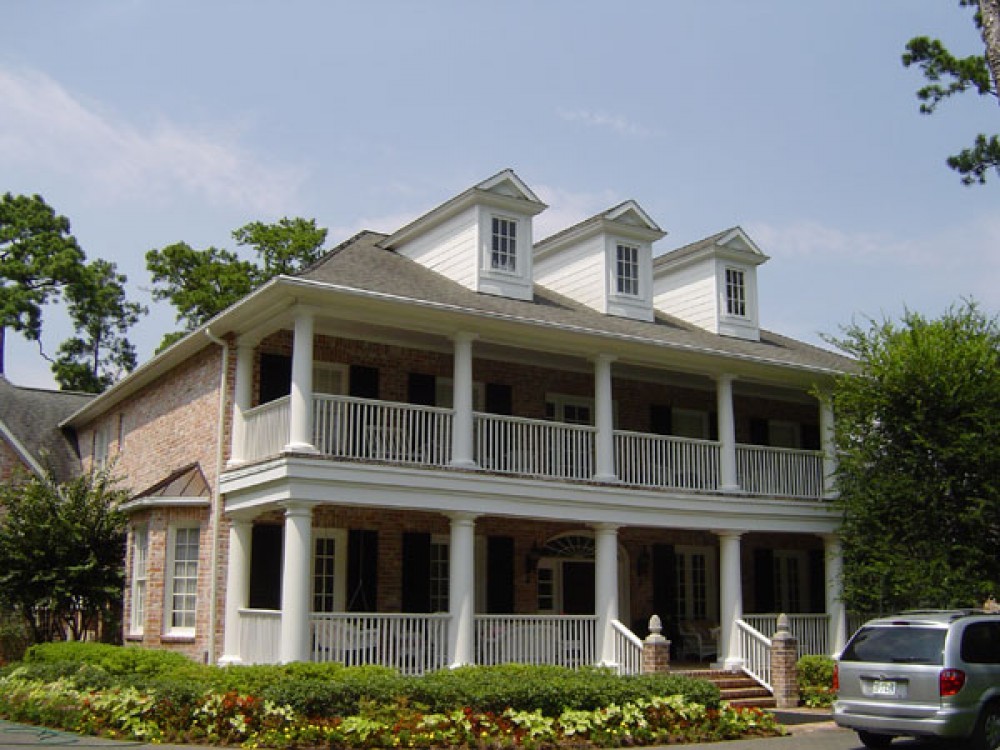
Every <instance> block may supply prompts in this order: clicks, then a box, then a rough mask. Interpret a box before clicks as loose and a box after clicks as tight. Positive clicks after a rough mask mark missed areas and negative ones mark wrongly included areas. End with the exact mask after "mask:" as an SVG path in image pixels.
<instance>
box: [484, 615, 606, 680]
mask: <svg viewBox="0 0 1000 750" xmlns="http://www.w3.org/2000/svg"><path fill="white" fill-rule="evenodd" d="M475 626H476V663H477V664H506V663H508V662H516V663H519V664H556V665H559V666H564V667H579V666H582V665H585V664H594V663H595V662H596V659H597V645H596V643H597V617H596V616H594V615H573V616H567V615H560V616H557V615H476V619H475Z"/></svg>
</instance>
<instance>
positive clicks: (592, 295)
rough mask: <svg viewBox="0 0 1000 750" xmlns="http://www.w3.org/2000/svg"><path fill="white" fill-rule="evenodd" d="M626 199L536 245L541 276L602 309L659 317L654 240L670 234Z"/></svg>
mask: <svg viewBox="0 0 1000 750" xmlns="http://www.w3.org/2000/svg"><path fill="white" fill-rule="evenodd" d="M664 234H666V232H664V231H663V230H662V229H660V228H659V227H658V226H657V225H656V222H654V221H653V220H652V219H651V218H649V215H648V214H647V213H646V212H645V211H643V210H642V208H641V207H640V206H639V204H638V203H636V202H635V201H631V200H630V201H626V202H624V203H621V204H619V205H617V206H615V207H614V208H611V209H608V210H607V211H605V212H603V213H600V214H597V215H596V216H592V217H591V218H589V219H586V220H585V221H581V222H580V223H579V224H575V225H574V226H572V227H570V228H569V229H565V230H563V231H562V232H559V233H557V234H554V235H552V236H551V237H548V238H546V239H545V240H543V241H542V242H539V243H538V244H537V245H536V246H535V280H536V281H538V283H539V284H542V285H543V286H546V287H548V288H549V289H552V290H553V291H556V292H559V293H560V294H564V295H566V296H567V297H570V298H571V299H575V300H576V301H578V302H581V303H583V304H585V305H587V306H588V307H592V308H593V309H595V310H597V311H598V312H602V313H606V314H608V315H618V316H621V317H625V318H634V319H636V320H652V319H653V243H654V242H656V240H658V239H660V238H661V237H663V236H664Z"/></svg>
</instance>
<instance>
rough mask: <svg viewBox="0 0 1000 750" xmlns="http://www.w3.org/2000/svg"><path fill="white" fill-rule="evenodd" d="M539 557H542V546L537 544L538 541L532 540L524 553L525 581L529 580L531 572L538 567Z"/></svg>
mask: <svg viewBox="0 0 1000 750" xmlns="http://www.w3.org/2000/svg"><path fill="white" fill-rule="evenodd" d="M541 559H542V548H541V547H539V546H538V542H532V544H531V549H529V550H528V551H527V552H526V553H525V555H524V580H525V582H528V581H530V580H531V574H532V573H534V572H535V571H536V570H537V569H538V561H539V560H541Z"/></svg>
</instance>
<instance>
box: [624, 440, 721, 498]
mask: <svg viewBox="0 0 1000 750" xmlns="http://www.w3.org/2000/svg"><path fill="white" fill-rule="evenodd" d="M615 456H616V465H617V467H618V478H619V479H621V481H622V482H623V483H625V484H636V485H640V486H643V487H676V488H679V489H688V490H714V489H717V488H718V486H719V444H718V443H716V442H713V441H710V440H695V439H692V438H682V437H673V436H668V435H649V434H646V433H641V432H626V431H624V430H616V431H615Z"/></svg>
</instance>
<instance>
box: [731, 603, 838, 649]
mask: <svg viewBox="0 0 1000 750" xmlns="http://www.w3.org/2000/svg"><path fill="white" fill-rule="evenodd" d="M743 620H744V622H746V623H747V624H748V625H750V627H752V628H754V629H755V630H757V631H758V632H760V633H762V634H763V635H764V636H765V637H767V638H770V637H771V636H773V635H774V634H775V632H776V631H777V630H778V614H777V613H767V614H750V615H748V614H744V615H743ZM788 631H789V632H790V633H791V634H792V635H794V636H795V637H796V638H797V639H798V642H799V656H805V655H807V654H822V655H826V656H829V654H830V650H829V645H828V644H829V639H830V616H829V615H826V614H816V615H788Z"/></svg>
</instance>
